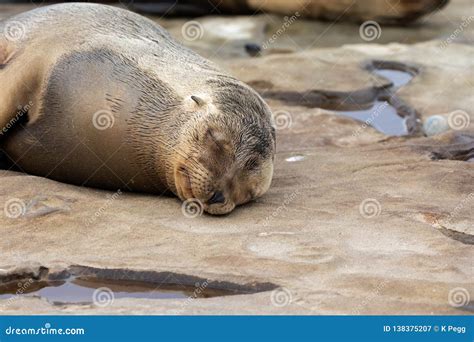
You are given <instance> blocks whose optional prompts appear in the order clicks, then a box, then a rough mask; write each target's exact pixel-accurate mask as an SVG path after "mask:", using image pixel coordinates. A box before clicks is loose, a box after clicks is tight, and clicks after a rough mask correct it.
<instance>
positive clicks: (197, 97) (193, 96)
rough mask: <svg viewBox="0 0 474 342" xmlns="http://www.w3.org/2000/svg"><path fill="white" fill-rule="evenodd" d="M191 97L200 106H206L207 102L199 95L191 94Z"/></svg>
mask: <svg viewBox="0 0 474 342" xmlns="http://www.w3.org/2000/svg"><path fill="white" fill-rule="evenodd" d="M191 99H192V100H193V101H194V102H196V103H197V105H198V106H199V107H201V106H204V105H205V104H206V102H205V101H204V100H203V99H201V98H200V97H199V96H195V95H191Z"/></svg>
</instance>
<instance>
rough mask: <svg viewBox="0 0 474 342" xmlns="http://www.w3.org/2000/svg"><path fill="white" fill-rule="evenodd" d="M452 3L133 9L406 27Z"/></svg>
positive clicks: (305, 1)
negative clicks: (371, 22)
mask: <svg viewBox="0 0 474 342" xmlns="http://www.w3.org/2000/svg"><path fill="white" fill-rule="evenodd" d="M448 2H449V0H291V1H288V0H209V1H208V0H179V1H160V2H155V1H143V0H142V1H133V2H130V4H129V5H128V6H129V7H130V8H131V9H133V10H135V11H138V12H143V13H149V14H159V15H184V16H186V15H187V16H199V15H206V14H209V13H212V14H222V13H229V14H253V13H255V12H256V11H260V12H266V13H275V14H281V15H288V16H291V15H294V14H295V12H298V13H299V14H300V15H301V16H303V17H306V18H312V19H323V20H338V21H351V22H363V21H366V20H375V21H377V22H378V23H379V24H404V23H410V22H413V21H416V20H417V19H419V18H421V17H422V16H424V15H427V14H429V13H432V12H433V11H436V10H439V9H441V8H443V7H444V6H445V5H446V4H447V3H448Z"/></svg>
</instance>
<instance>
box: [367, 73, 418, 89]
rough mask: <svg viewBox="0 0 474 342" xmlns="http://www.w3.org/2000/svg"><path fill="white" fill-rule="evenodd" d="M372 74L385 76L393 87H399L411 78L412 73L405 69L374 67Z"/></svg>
mask: <svg viewBox="0 0 474 342" xmlns="http://www.w3.org/2000/svg"><path fill="white" fill-rule="evenodd" d="M372 72H373V73H374V74H376V75H379V76H382V77H385V78H386V79H388V80H390V81H391V82H392V83H393V86H392V87H394V88H400V87H401V86H404V85H406V84H408V82H410V81H411V80H412V78H413V74H412V73H411V72H407V71H401V70H397V69H374V70H373V71H372Z"/></svg>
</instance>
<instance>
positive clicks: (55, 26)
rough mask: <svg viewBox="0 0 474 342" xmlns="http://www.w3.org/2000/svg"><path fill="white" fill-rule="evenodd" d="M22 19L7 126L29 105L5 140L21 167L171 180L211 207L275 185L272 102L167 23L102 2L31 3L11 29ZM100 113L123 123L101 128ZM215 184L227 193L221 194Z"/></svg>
mask: <svg viewBox="0 0 474 342" xmlns="http://www.w3.org/2000/svg"><path fill="white" fill-rule="evenodd" d="M15 22H21V23H22V25H24V26H23V28H24V32H23V35H21V37H20V39H17V40H14V41H12V40H11V39H10V40H8V39H2V40H0V58H3V59H4V61H0V65H1V64H3V65H4V67H3V68H0V84H1V88H0V127H6V125H8V127H10V126H12V125H11V124H10V123H11V121H12V120H13V121H15V118H17V117H18V115H17V111H18V106H21V107H23V106H25V104H29V107H28V113H27V114H25V115H24V116H22V117H21V119H18V120H17V121H18V122H16V124H15V125H13V128H9V129H8V130H7V131H2V134H1V135H0V143H1V147H2V149H3V150H4V152H6V154H7V155H8V157H9V158H10V159H11V160H12V161H13V162H14V163H15V165H16V166H17V167H18V168H20V169H21V170H24V171H25V172H28V173H31V174H35V175H40V176H45V177H49V178H52V179H55V180H59V181H64V182H68V183H73V184H78V185H88V186H95V187H100V188H106V189H115V190H116V189H123V190H129V191H143V192H151V193H159V194H161V193H164V192H166V191H167V190H170V191H171V192H173V193H174V194H176V195H177V196H178V197H179V198H180V199H182V200H186V199H190V198H193V199H196V200H198V201H200V202H201V203H202V204H203V207H204V209H205V210H206V211H208V212H209V213H212V214H223V213H227V212H229V211H231V210H232V209H233V208H234V207H235V206H236V205H239V204H242V203H245V202H247V201H249V200H251V199H253V198H255V197H258V196H261V195H262V194H263V193H264V192H265V191H266V190H267V189H268V187H269V185H270V181H271V178H272V171H273V156H274V152H275V136H274V129H273V127H272V119H271V113H270V110H269V108H268V106H267V105H266V104H265V103H264V102H263V100H262V99H261V98H260V97H259V96H258V94H256V93H255V92H254V91H253V90H252V89H251V88H249V87H248V86H246V85H245V84H243V83H242V82H240V81H238V80H236V79H234V78H232V77H230V76H228V75H226V74H224V73H223V72H221V71H220V70H219V69H218V68H216V67H215V66H214V65H213V64H212V63H211V62H209V61H207V60H205V59H204V58H202V57H200V56H198V55H197V54H195V53H193V52H192V51H190V50H188V49H187V48H185V47H183V46H180V45H179V44H178V43H177V42H175V41H174V40H173V39H172V38H171V37H170V36H169V35H168V33H167V32H166V31H165V30H164V29H162V28H161V27H160V26H158V25H157V24H155V23H153V22H151V21H149V20H148V19H146V18H143V17H141V16H139V15H136V14H134V13H131V12H128V11H124V10H120V9H117V8H113V7H109V6H102V5H93V4H62V5H54V6H48V7H44V8H41V9H37V10H34V11H30V12H26V13H24V14H20V15H19V16H17V17H13V18H11V19H9V20H7V21H3V22H0V30H2V28H3V29H4V28H5V27H6V25H12V23H15ZM5 51H8V52H9V53H8V54H7V53H5ZM6 55H8V56H9V57H8V59H7V58H6V57H5V56H6ZM2 56H3V57H2ZM12 56H13V57H12ZM104 113H105V114H104ZM97 114H99V115H98V116H97V117H100V116H101V115H102V114H104V115H105V116H106V117H107V118H108V119H109V120H112V121H113V125H111V126H110V127H107V128H106V129H97V128H96V126H95V125H94V124H97V121H95V118H96V115H97ZM216 192H218V193H219V194H221V195H222V196H223V197H224V200H221V201H219V202H220V203H210V202H209V200H210V199H211V198H218V197H219V196H217V197H215V196H214V197H213V195H215V194H216Z"/></svg>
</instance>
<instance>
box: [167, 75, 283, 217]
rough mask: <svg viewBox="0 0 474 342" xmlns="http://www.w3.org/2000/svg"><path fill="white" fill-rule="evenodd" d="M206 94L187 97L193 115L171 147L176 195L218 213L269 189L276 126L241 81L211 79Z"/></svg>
mask: <svg viewBox="0 0 474 342" xmlns="http://www.w3.org/2000/svg"><path fill="white" fill-rule="evenodd" d="M212 85H213V88H214V91H213V93H212V94H210V95H206V94H204V95H202V94H199V95H190V96H189V98H188V99H186V101H188V103H187V106H188V107H193V106H194V113H193V114H194V115H192V116H191V117H192V119H189V120H188V122H187V123H186V125H185V126H186V127H185V128H184V130H185V134H181V135H180V136H181V139H180V141H179V143H177V145H176V149H175V156H176V157H175V163H174V165H173V166H174V168H173V179H174V185H175V186H174V187H175V189H176V195H178V197H179V198H180V199H181V200H183V201H197V202H198V203H199V205H201V206H202V209H203V210H204V211H206V212H208V213H210V214H214V215H219V214H227V213H229V212H231V211H232V210H233V209H234V208H235V207H236V206H237V205H240V204H243V203H246V202H249V201H251V200H253V199H255V198H258V197H260V196H262V195H263V194H264V193H265V192H266V191H267V190H268V188H269V187H270V183H271V180H272V176H273V161H274V154H275V129H274V126H273V121H272V116H271V112H270V109H269V108H268V106H267V105H266V104H265V102H264V101H263V100H262V99H261V98H260V96H258V95H257V94H256V93H255V92H254V91H253V90H252V89H250V88H249V87H247V86H245V85H243V84H242V83H240V82H237V81H234V82H229V81H226V82H220V81H214V82H212Z"/></svg>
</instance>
